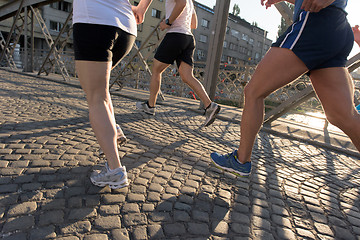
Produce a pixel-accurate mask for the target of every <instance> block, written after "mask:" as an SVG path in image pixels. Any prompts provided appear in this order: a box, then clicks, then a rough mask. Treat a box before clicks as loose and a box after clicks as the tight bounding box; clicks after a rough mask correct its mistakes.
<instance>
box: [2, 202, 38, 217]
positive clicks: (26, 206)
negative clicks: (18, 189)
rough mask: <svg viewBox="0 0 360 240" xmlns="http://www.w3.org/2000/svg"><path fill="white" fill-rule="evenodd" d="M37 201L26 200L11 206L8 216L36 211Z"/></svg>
mask: <svg viewBox="0 0 360 240" xmlns="http://www.w3.org/2000/svg"><path fill="white" fill-rule="evenodd" d="M36 209H37V203H36V202H25V203H20V204H16V205H13V206H10V208H9V210H8V212H7V216H8V217H15V216H19V215H29V214H32V213H34V212H35V211H36Z"/></svg>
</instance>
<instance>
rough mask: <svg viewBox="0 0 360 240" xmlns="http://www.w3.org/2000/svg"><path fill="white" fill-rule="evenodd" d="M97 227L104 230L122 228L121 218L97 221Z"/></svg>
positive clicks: (111, 217)
mask: <svg viewBox="0 0 360 240" xmlns="http://www.w3.org/2000/svg"><path fill="white" fill-rule="evenodd" d="M95 227H96V228H98V229H102V230H109V229H114V228H121V222H120V218H119V217H118V216H107V217H100V218H97V219H95Z"/></svg>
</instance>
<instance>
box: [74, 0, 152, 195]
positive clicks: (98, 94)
mask: <svg viewBox="0 0 360 240" xmlns="http://www.w3.org/2000/svg"><path fill="white" fill-rule="evenodd" d="M151 1H152V0H141V1H140V3H139V4H138V6H131V4H130V3H129V1H128V0H74V2H73V4H74V5H73V13H74V16H73V26H74V28H73V35H74V51H75V67H76V71H77V74H78V76H79V81H80V84H81V87H82V89H83V90H84V92H85V94H86V100H87V103H88V106H89V119H90V124H91V126H92V129H93V131H94V133H95V136H96V138H97V141H98V142H99V145H100V147H101V149H102V150H103V152H104V153H105V156H106V159H107V162H106V164H105V167H104V168H103V169H102V170H101V171H100V172H94V173H92V174H91V176H90V180H91V182H92V183H93V184H95V185H97V186H100V187H102V186H105V185H109V186H110V188H113V189H115V188H122V187H125V186H128V184H129V183H128V179H127V173H126V168H125V166H122V165H121V162H120V157H119V152H118V148H117V144H118V142H117V139H118V138H120V140H119V141H121V137H122V136H121V135H123V134H121V133H122V131H121V128H120V126H118V127H117V125H116V121H115V115H114V109H113V105H112V101H111V97H110V93H109V79H110V73H111V70H112V68H114V67H115V66H116V65H117V64H118V63H119V62H120V61H121V59H122V58H123V57H124V56H125V55H126V54H128V53H129V51H130V50H131V48H132V46H133V44H134V41H135V38H136V34H137V26H136V24H137V23H138V24H139V23H141V22H143V19H144V14H145V12H146V11H147V9H148V7H149V5H150V3H151ZM117 132H118V133H117ZM123 138H124V136H123Z"/></svg>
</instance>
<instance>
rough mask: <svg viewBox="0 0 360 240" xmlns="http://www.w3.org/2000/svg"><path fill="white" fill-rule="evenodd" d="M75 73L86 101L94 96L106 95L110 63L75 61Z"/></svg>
mask: <svg viewBox="0 0 360 240" xmlns="http://www.w3.org/2000/svg"><path fill="white" fill-rule="evenodd" d="M75 66H76V72H77V74H78V76H79V81H80V84H81V87H82V89H83V90H84V91H85V93H86V96H87V98H88V100H90V99H89V98H91V97H92V96H94V95H101V96H103V97H105V96H106V95H107V94H108V89H109V79H110V72H111V62H96V61H82V60H76V61H75Z"/></svg>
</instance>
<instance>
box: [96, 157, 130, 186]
mask: <svg viewBox="0 0 360 240" xmlns="http://www.w3.org/2000/svg"><path fill="white" fill-rule="evenodd" d="M90 180H91V182H92V183H93V184H94V185H96V186H99V187H105V186H106V185H109V187H110V188H111V189H116V188H123V187H126V186H129V182H128V178H127V173H126V168H125V166H122V167H119V168H116V169H114V170H110V169H109V167H108V164H107V163H105V167H103V169H101V171H100V172H99V171H96V172H93V173H92V174H91V176H90Z"/></svg>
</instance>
